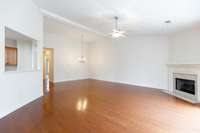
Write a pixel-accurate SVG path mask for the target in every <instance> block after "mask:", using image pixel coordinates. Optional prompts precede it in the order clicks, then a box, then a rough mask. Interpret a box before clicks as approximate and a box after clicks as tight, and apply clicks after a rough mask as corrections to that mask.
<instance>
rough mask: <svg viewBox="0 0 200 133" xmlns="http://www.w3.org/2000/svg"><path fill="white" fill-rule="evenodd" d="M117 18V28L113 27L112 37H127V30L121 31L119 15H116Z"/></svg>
mask: <svg viewBox="0 0 200 133" xmlns="http://www.w3.org/2000/svg"><path fill="white" fill-rule="evenodd" d="M114 19H115V29H113V32H112V33H111V35H112V38H116V39H117V38H120V37H125V35H124V34H125V31H121V30H120V29H119V26H118V20H119V18H118V17H117V16H115V17H114Z"/></svg>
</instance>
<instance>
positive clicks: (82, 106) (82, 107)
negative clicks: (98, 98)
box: [76, 98, 88, 111]
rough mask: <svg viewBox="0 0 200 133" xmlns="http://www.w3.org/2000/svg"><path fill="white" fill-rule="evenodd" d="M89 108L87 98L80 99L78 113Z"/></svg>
mask: <svg viewBox="0 0 200 133" xmlns="http://www.w3.org/2000/svg"><path fill="white" fill-rule="evenodd" d="M87 106H88V99H87V98H80V99H78V101H77V104H76V109H77V111H85V110H86V109H87Z"/></svg>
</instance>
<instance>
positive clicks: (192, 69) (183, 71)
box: [168, 64, 200, 103]
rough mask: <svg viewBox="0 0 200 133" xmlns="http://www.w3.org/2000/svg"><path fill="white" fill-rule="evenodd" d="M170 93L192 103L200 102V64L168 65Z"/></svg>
mask: <svg viewBox="0 0 200 133" xmlns="http://www.w3.org/2000/svg"><path fill="white" fill-rule="evenodd" d="M168 70H169V71H168V87H169V88H168V93H169V94H171V95H174V96H176V97H178V98H181V99H183V100H186V101H188V102H191V103H200V88H199V87H200V82H199V81H200V65H195V64H170V65H168Z"/></svg>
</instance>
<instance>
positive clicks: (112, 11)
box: [33, 0, 200, 34]
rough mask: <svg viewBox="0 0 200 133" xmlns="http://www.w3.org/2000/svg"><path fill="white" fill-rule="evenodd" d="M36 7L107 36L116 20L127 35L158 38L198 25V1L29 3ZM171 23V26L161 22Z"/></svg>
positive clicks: (54, 0) (47, 0)
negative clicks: (145, 35)
mask: <svg viewBox="0 0 200 133" xmlns="http://www.w3.org/2000/svg"><path fill="white" fill-rule="evenodd" d="M33 1H35V2H36V4H38V5H39V7H41V8H43V9H45V10H47V11H49V12H52V13H56V14H57V15H60V16H62V17H65V18H67V19H70V20H72V21H74V22H76V23H79V24H82V25H84V26H87V27H89V28H91V29H94V30H95V31H97V32H100V33H103V34H108V33H110V32H111V30H112V29H113V27H114V20H113V16H119V18H120V22H119V24H120V27H121V29H122V30H126V31H127V32H128V34H162V33H171V32H175V31H177V30H180V29H183V28H186V27H189V26H191V25H196V24H198V23H199V22H200V0H33ZM166 20H171V21H172V23H171V24H165V23H164V21H166Z"/></svg>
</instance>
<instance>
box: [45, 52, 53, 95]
mask: <svg viewBox="0 0 200 133" xmlns="http://www.w3.org/2000/svg"><path fill="white" fill-rule="evenodd" d="M53 64H54V49H53V48H44V49H43V83H44V90H43V91H44V94H45V93H46V92H48V91H49V90H50V86H51V85H53V83H54V65H53Z"/></svg>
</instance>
